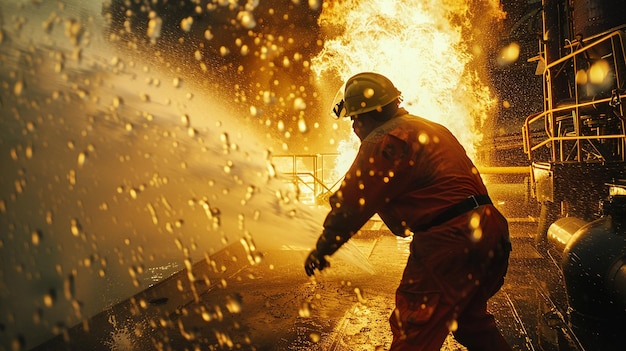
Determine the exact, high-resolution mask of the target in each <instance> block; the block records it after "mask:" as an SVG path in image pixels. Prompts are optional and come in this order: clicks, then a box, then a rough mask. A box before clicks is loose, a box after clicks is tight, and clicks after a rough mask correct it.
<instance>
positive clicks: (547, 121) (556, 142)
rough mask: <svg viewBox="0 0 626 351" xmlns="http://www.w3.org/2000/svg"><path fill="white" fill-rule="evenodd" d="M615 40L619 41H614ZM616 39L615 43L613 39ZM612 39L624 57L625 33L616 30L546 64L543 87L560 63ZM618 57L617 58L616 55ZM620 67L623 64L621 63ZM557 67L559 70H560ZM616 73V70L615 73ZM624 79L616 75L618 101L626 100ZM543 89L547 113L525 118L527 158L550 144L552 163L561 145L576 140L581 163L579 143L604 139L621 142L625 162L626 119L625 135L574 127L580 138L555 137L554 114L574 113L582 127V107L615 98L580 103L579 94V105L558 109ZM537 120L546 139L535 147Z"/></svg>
mask: <svg viewBox="0 0 626 351" xmlns="http://www.w3.org/2000/svg"><path fill="white" fill-rule="evenodd" d="M615 38H616V39H615ZM614 39H615V40H614ZM608 40H610V41H611V44H612V48H613V51H614V52H615V51H617V50H621V53H622V56H620V57H623V56H624V55H626V50H625V49H624V32H622V31H620V30H616V31H613V32H611V33H609V34H607V35H605V36H604V37H602V38H601V39H599V40H597V41H595V42H592V43H588V44H586V45H585V46H584V47H581V48H580V49H578V50H575V51H573V52H571V53H570V54H568V55H566V56H564V57H562V58H560V59H558V60H556V61H554V62H551V63H549V64H547V65H546V67H545V70H544V85H546V84H550V82H551V81H550V76H551V73H550V72H551V69H552V68H555V67H557V66H559V65H561V64H564V63H566V62H567V61H569V60H571V59H574V60H576V56H577V55H580V54H582V53H584V52H585V51H587V50H589V49H591V48H594V47H596V46H597V45H600V44H601V43H603V42H606V41H608ZM616 40H617V42H618V43H615V41H616ZM616 44H617V46H618V47H617V48H616ZM614 57H615V56H614ZM620 64H621V62H620ZM557 68H558V67H557ZM616 71H617V70H616ZM620 78H621V77H619V75H618V74H617V72H616V77H615V79H616V81H617V84H616V85H617V86H616V89H618V90H617V96H618V98H619V99H626V93H624V94H621V92H620V90H619V89H622V87H621V86H620V85H621V84H622V83H621V80H620ZM544 90H546V91H545V93H547V94H548V99H547V101H546V97H545V96H544V111H543V112H541V113H537V114H533V115H530V116H528V117H527V118H526V120H525V121H524V125H523V126H522V139H523V142H522V145H523V150H524V153H526V154H527V155H528V159H529V160H533V152H534V151H536V150H538V149H540V148H542V147H544V146H548V145H550V144H551V146H552V157H551V158H552V160H553V161H556V159H557V146H559V148H558V149H559V150H562V148H563V143H564V142H566V141H576V142H578V143H576V148H577V160H578V162H582V160H581V158H582V156H581V152H582V150H581V144H580V142H579V141H582V140H605V139H621V140H622V142H621V144H620V145H621V148H620V149H619V150H620V152H621V154H622V155H621V157H622V161H624V158H625V155H624V154H625V153H626V150H624V148H625V147H626V136H625V135H624V133H623V132H624V126H625V121H624V116H618V117H619V119H620V123H621V131H622V134H605V135H578V133H579V129H578V128H575V131H576V133H577V135H575V136H559V135H557V136H555V135H554V134H555V128H556V125H557V123H558V122H557V121H556V118H555V115H557V114H559V113H561V112H566V111H571V112H570V113H572V118H573V119H574V120H573V122H574V124H575V127H576V126H579V125H580V118H581V116H580V114H579V111H580V109H582V108H585V107H589V106H594V105H598V104H610V103H611V101H612V99H613V97H607V98H602V99H598V100H591V101H582V102H581V101H580V100H579V97H578V93H577V92H576V96H575V100H576V102H575V103H573V104H568V105H564V106H558V107H553V106H552V104H553V102H552V99H551V90H552V89H551V88H550V87H545V86H544ZM620 109H622V107H621V106H620ZM538 121H543V122H544V125H543V130H544V132H545V139H544V140H543V141H541V142H539V143H537V144H533V142H532V140H531V139H532V130H531V126H532V125H534V124H535V123H536V122H538ZM558 157H559V158H563V152H562V151H561V153H560V154H558Z"/></svg>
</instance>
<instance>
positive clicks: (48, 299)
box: [43, 289, 56, 307]
mask: <svg viewBox="0 0 626 351" xmlns="http://www.w3.org/2000/svg"><path fill="white" fill-rule="evenodd" d="M55 302H56V292H55V291H54V289H50V291H48V293H47V294H45V295H44V296H43V304H44V306H46V307H52V306H53V305H54V303H55Z"/></svg>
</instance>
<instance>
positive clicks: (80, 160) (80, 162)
mask: <svg viewBox="0 0 626 351" xmlns="http://www.w3.org/2000/svg"><path fill="white" fill-rule="evenodd" d="M86 160H87V153H86V152H81V153H79V154H78V167H82V166H83V165H84V164H85V161H86Z"/></svg>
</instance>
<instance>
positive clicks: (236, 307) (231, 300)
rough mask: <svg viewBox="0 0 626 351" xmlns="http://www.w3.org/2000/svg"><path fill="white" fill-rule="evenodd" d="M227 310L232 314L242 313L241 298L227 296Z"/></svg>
mask: <svg viewBox="0 0 626 351" xmlns="http://www.w3.org/2000/svg"><path fill="white" fill-rule="evenodd" d="M226 309H228V312H230V313H233V314H235V313H240V312H241V297H240V296H234V297H233V296H230V295H229V296H226Z"/></svg>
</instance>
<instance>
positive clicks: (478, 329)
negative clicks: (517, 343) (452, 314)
mask: <svg viewBox="0 0 626 351" xmlns="http://www.w3.org/2000/svg"><path fill="white" fill-rule="evenodd" d="M457 321H458V329H457V330H456V331H455V332H454V338H455V339H456V340H457V341H458V342H460V343H461V344H463V345H464V346H465V347H467V349H468V350H469V351H508V350H511V347H510V346H509V345H508V343H507V342H506V340H505V339H504V337H503V336H502V334H501V333H500V331H499V330H498V328H497V326H496V321H495V318H494V317H493V315H491V314H490V313H488V312H487V301H486V299H484V297H482V296H479V295H476V297H475V299H474V300H473V301H471V302H470V304H469V305H468V306H467V308H465V310H464V311H463V312H462V313H461V314H460V315H459V317H458V319H457Z"/></svg>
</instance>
